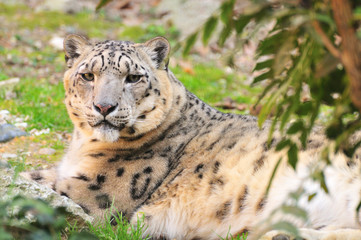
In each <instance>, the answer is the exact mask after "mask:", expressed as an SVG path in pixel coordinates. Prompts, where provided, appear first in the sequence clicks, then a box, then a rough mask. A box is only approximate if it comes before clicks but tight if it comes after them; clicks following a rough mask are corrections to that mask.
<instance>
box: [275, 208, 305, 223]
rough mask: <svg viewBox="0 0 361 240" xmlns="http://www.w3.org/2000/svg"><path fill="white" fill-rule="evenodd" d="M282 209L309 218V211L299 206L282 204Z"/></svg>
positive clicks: (296, 215)
mask: <svg viewBox="0 0 361 240" xmlns="http://www.w3.org/2000/svg"><path fill="white" fill-rule="evenodd" d="M281 209H282V211H283V212H285V213H288V214H292V215H293V216H295V217H299V218H301V219H302V220H304V221H306V220H307V212H306V211H305V210H304V209H302V208H300V207H298V206H286V205H285V206H282V208H281Z"/></svg>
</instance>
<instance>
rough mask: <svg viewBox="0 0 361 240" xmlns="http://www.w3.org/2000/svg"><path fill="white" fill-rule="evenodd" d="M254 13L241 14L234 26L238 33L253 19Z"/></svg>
mask: <svg viewBox="0 0 361 240" xmlns="http://www.w3.org/2000/svg"><path fill="white" fill-rule="evenodd" d="M251 19H252V15H244V16H240V17H239V18H238V19H237V20H236V21H235V22H234V27H235V29H236V32H237V33H241V32H242V31H243V29H244V27H245V26H247V24H248V23H249V22H250V21H251Z"/></svg>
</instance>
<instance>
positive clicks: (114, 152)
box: [30, 35, 361, 239]
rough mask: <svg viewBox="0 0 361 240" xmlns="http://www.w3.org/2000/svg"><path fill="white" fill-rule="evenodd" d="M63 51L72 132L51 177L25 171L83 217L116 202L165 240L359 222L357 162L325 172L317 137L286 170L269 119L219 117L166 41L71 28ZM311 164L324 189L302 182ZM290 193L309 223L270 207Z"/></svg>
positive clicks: (342, 161)
mask: <svg viewBox="0 0 361 240" xmlns="http://www.w3.org/2000/svg"><path fill="white" fill-rule="evenodd" d="M64 49H65V59H66V62H67V66H68V67H69V70H68V71H67V72H66V73H65V77H64V87H65V91H66V99H65V104H66V107H67V110H68V113H69V116H70V118H71V120H72V121H73V123H74V134H73V139H72V142H71V144H70V146H69V149H68V151H67V152H66V153H65V156H64V158H63V160H62V161H61V162H60V164H59V166H57V168H56V172H55V171H53V172H51V173H49V172H45V173H47V174H44V173H43V172H36V173H31V174H30V178H32V179H34V180H36V181H41V182H46V181H45V180H48V185H49V186H54V189H56V191H57V192H59V193H61V194H62V195H64V196H67V197H69V198H71V199H73V200H74V201H75V202H77V203H78V204H79V205H80V206H81V207H82V208H83V209H84V211H86V212H87V213H89V214H91V215H93V216H96V217H99V218H100V219H101V218H102V216H103V214H104V213H105V212H106V211H114V209H113V210H110V208H111V206H112V204H113V206H114V207H115V209H116V210H118V211H120V212H122V213H123V215H125V216H126V217H127V218H128V219H129V220H130V221H131V222H132V223H135V222H136V220H137V217H138V216H140V215H145V218H144V219H145V221H146V224H147V230H146V234H150V235H151V236H152V237H153V238H160V237H164V238H167V239H218V236H222V237H225V236H226V235H227V234H228V233H229V234H233V235H236V234H242V233H249V239H252V238H257V237H258V236H260V234H262V233H264V232H265V231H267V230H269V229H270V228H269V226H271V224H270V223H272V222H276V221H279V220H288V221H291V222H293V223H294V224H296V225H297V226H299V227H309V228H315V229H316V228H319V227H320V226H325V227H323V231H326V232H327V229H338V228H355V229H357V228H358V227H359V225H358V220H359V218H358V217H357V216H356V212H355V209H356V207H357V205H358V204H359V202H360V190H361V178H360V164H359V159H358V158H357V159H354V161H352V163H353V164H349V163H350V161H349V160H347V158H346V157H345V156H344V155H342V154H341V153H339V154H337V155H334V156H330V157H331V159H332V163H333V164H332V165H329V166H326V167H325V166H324V165H322V164H321V163H320V162H319V161H317V160H318V159H319V158H320V157H319V156H320V154H319V152H320V149H321V147H322V145H323V143H324V142H325V139H324V138H323V136H322V134H319V133H317V134H313V135H312V136H311V138H310V142H312V144H311V145H312V147H310V148H309V149H307V150H305V151H302V152H300V153H299V159H300V160H299V163H298V166H297V172H296V171H294V170H293V169H292V168H291V167H289V165H288V164H287V158H286V157H285V156H286V152H285V151H281V152H276V151H275V150H274V146H275V145H276V143H277V142H278V141H279V138H280V137H279V135H278V136H277V134H276V136H275V138H274V139H273V140H272V142H271V144H268V142H267V139H268V128H269V124H268V123H266V124H265V126H264V127H263V128H259V127H258V124H257V119H256V118H255V117H251V116H246V115H234V114H225V113H222V112H219V111H217V110H216V109H214V108H212V107H210V106H208V105H207V104H205V103H204V102H202V101H201V100H200V99H199V98H197V97H196V96H195V95H193V94H192V93H190V92H189V91H187V90H186V89H185V87H184V86H183V84H182V83H181V82H180V81H179V80H177V79H176V77H175V76H174V75H173V74H172V72H171V71H170V70H169V69H168V67H167V63H168V60H167V58H168V54H169V43H168V41H167V40H166V39H164V38H161V37H158V38H155V39H152V40H150V41H148V42H146V43H141V44H135V43H131V42H124V41H119V42H117V41H105V42H98V43H92V42H90V41H89V40H88V39H86V38H84V37H81V36H78V35H69V36H68V37H66V39H65V40H64ZM280 159H281V160H280ZM279 160H280V161H281V162H280V164H279V166H278V168H277V172H276V174H275V177H274V180H273V182H272V185H271V186H270V188H269V191H268V192H267V188H268V184H269V179H270V177H271V175H272V174H273V171H274V169H275V166H276V164H277V163H278V162H279ZM317 167H322V168H323V167H325V179H326V184H327V186H328V188H329V194H326V193H325V192H324V191H323V190H322V189H321V187H320V185H319V184H318V183H317V182H315V181H313V180H310V178H309V176H310V175H311V174H312V171H313V170H314V169H316V168H317ZM292 192H300V193H303V195H302V196H301V197H300V198H299V201H298V206H299V207H302V208H304V209H305V210H307V212H308V214H309V218H308V221H307V222H303V221H301V220H300V219H299V218H297V217H294V216H292V215H289V214H287V212H282V211H281V210H277V209H280V208H279V207H280V206H281V205H282V204H284V203H287V204H291V205H292V204H296V202H295V201H292V199H291V198H290V193H292ZM314 193H317V194H316V195H315V196H314V197H313V199H312V200H310V201H308V200H307V197H308V196H309V195H311V194H314ZM287 199H288V200H287ZM355 231H356V233H358V234H359V233H360V232H357V230H355ZM316 232H317V231H316ZM327 233H329V234H332V233H331V232H327ZM354 233H355V232H354ZM336 235H337V234H336ZM336 235H335V236H336ZM267 236H269V237H267ZM357 236H360V235H357ZM281 237H282V236H281ZM271 238H275V239H282V238H280V235H276V234H273V235H272V233H269V234H268V235H266V237H265V239H271Z"/></svg>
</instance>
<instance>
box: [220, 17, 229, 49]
mask: <svg viewBox="0 0 361 240" xmlns="http://www.w3.org/2000/svg"><path fill="white" fill-rule="evenodd" d="M231 33H232V24H230V23H228V24H226V25H224V27H223V29H222V32H221V33H220V35H219V39H218V44H219V45H220V46H221V47H222V46H223V45H224V42H225V41H226V40H227V38H228V37H229V35H230V34H231Z"/></svg>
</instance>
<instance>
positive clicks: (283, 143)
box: [276, 139, 291, 151]
mask: <svg viewBox="0 0 361 240" xmlns="http://www.w3.org/2000/svg"><path fill="white" fill-rule="evenodd" d="M290 145H291V140H289V139H282V140H281V141H280V142H279V143H278V144H277V146H276V151H280V150H282V149H284V148H285V147H287V146H290Z"/></svg>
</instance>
